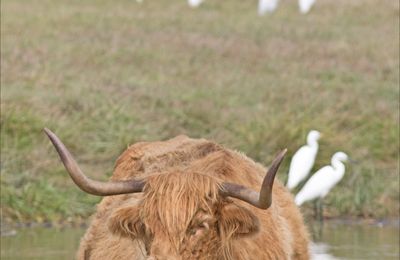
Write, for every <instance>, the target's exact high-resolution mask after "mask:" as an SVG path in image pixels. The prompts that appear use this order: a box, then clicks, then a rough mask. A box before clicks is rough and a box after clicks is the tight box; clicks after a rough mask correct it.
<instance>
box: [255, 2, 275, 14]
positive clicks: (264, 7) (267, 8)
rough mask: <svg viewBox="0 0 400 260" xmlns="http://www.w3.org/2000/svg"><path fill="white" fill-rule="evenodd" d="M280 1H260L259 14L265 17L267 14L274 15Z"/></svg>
mask: <svg viewBox="0 0 400 260" xmlns="http://www.w3.org/2000/svg"><path fill="white" fill-rule="evenodd" d="M278 2H279V0H259V1H258V14H259V15H264V14H265V13H272V12H273V11H275V9H276V8H277V7H278Z"/></svg>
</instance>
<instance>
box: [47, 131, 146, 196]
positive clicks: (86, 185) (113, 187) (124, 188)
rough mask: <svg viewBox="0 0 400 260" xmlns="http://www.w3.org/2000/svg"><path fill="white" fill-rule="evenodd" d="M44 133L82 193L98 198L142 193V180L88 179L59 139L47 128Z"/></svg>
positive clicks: (143, 183)
mask: <svg viewBox="0 0 400 260" xmlns="http://www.w3.org/2000/svg"><path fill="white" fill-rule="evenodd" d="M44 132H45V133H46V135H47V136H48V137H49V138H50V141H51V142H52V143H53V145H54V147H55V148H56V150H57V152H58V154H59V155H60V158H61V161H62V163H63V164H64V166H65V169H67V171H68V173H69V175H70V176H71V178H72V180H73V181H74V182H75V184H76V185H78V187H79V188H81V189H82V190H83V191H86V192H87V193H90V194H93V195H98V196H110V195H117V194H126V193H135V192H142V190H143V187H144V185H145V182H144V181H143V180H127V181H110V182H100V181H95V180H91V179H89V178H88V177H86V176H85V175H84V174H83V172H82V170H81V169H80V168H79V166H78V164H77V163H76V161H75V160H74V158H73V157H72V155H71V153H70V152H69V151H68V149H67V148H66V147H65V145H64V144H63V143H62V142H61V141H60V139H59V138H58V137H57V136H56V135H55V134H54V133H53V132H52V131H50V130H49V129H47V128H45V129H44Z"/></svg>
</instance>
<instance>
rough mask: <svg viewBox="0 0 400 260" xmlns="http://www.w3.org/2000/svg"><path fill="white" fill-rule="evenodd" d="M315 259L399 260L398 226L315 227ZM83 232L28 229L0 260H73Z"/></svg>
mask: <svg viewBox="0 0 400 260" xmlns="http://www.w3.org/2000/svg"><path fill="white" fill-rule="evenodd" d="M310 231H311V233H312V238H313V240H314V243H313V244H312V245H311V248H312V251H313V259H317V260H325V259H379V260H383V259H399V257H400V253H399V231H400V230H399V226H398V223H397V224H390V225H365V224H364V225H361V224H354V223H344V222H327V223H325V224H324V225H320V224H318V223H313V224H312V225H310ZM84 232H85V230H84V229H79V228H68V229H54V228H26V229H18V230H16V234H14V235H13V234H12V233H11V234H10V236H3V237H1V259H4V260H5V259H9V260H17V259H42V260H47V259H49V260H50V259H52V260H53V259H74V255H75V252H76V249H77V247H78V245H79V240H80V238H81V236H82V235H83V233H84Z"/></svg>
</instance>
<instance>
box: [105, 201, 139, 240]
mask: <svg viewBox="0 0 400 260" xmlns="http://www.w3.org/2000/svg"><path fill="white" fill-rule="evenodd" d="M108 228H109V229H110V231H111V232H112V233H113V234H115V235H120V236H123V237H128V236H129V237H132V238H138V237H141V236H143V234H144V232H145V227H144V224H143V222H142V221H141V220H140V216H139V207H138V206H129V207H124V208H119V209H116V210H115V211H114V212H113V213H112V215H111V216H110V218H109V219H108Z"/></svg>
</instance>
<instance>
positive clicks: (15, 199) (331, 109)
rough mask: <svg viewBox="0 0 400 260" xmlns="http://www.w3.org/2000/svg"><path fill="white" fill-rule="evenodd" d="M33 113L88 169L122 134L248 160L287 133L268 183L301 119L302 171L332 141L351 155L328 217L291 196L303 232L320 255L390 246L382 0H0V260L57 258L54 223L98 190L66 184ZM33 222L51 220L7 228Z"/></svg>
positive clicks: (102, 175)
mask: <svg viewBox="0 0 400 260" xmlns="http://www.w3.org/2000/svg"><path fill="white" fill-rule="evenodd" d="M43 127H48V128H50V129H52V130H53V131H54V132H55V133H57V135H58V136H59V137H60V138H61V139H62V140H63V141H64V142H65V144H66V145H67V147H69V148H70V150H71V151H72V153H73V154H74V155H75V157H76V158H77V160H78V161H79V163H80V164H81V166H82V168H83V169H84V170H85V172H87V173H88V175H89V176H91V177H93V178H95V179H99V180H106V179H108V178H109V176H110V175H111V173H112V169H113V164H114V162H115V159H116V158H117V157H118V155H119V154H120V153H121V152H122V151H123V150H124V149H126V147H127V146H128V145H129V144H133V143H135V142H138V141H142V140H148V141H152V140H164V139H168V138H171V137H174V136H176V135H179V134H186V135H188V136H190V137H194V138H200V137H202V138H206V139H210V140H214V141H216V142H218V143H221V144H224V145H225V146H227V147H229V148H233V149H237V150H240V151H242V152H244V153H246V154H247V155H248V156H249V157H251V158H253V159H254V160H256V161H258V162H260V163H262V164H264V165H268V164H269V162H270V161H271V159H272V158H273V156H274V155H275V154H276V152H277V151H278V150H280V149H281V148H283V147H287V148H288V158H287V159H286V160H285V161H284V163H283V167H282V168H281V170H280V172H279V173H278V178H279V179H280V180H281V181H282V182H284V183H285V182H286V180H287V172H288V168H289V163H290V159H291V156H293V154H294V152H295V151H296V150H297V149H298V148H299V147H300V146H301V145H303V144H304V143H305V139H306V135H307V133H308V132H309V130H311V129H317V130H318V131H320V132H321V133H322V134H323V136H322V137H321V139H320V142H319V153H318V155H317V159H316V162H315V165H314V167H313V169H312V172H315V171H316V170H318V169H319V168H321V167H322V166H324V165H327V164H330V158H331V156H332V154H333V153H335V152H336V151H338V150H342V151H344V152H346V153H347V154H348V155H349V156H350V157H351V158H352V159H354V160H356V161H357V163H354V164H346V174H345V176H344V178H343V180H342V181H341V182H340V183H339V184H338V185H337V186H336V187H335V188H333V189H332V191H331V193H330V194H329V195H328V196H327V197H326V199H325V200H324V205H325V209H324V217H325V219H334V221H331V224H324V225H323V226H321V225H320V224H318V225H317V224H316V225H314V224H313V222H312V219H313V217H314V216H313V204H312V203H305V204H304V205H302V207H301V209H302V212H303V213H304V215H305V217H306V220H307V223H309V225H310V229H311V230H312V233H313V237H314V240H315V241H319V240H321V242H324V243H326V246H327V247H329V246H331V248H330V249H327V250H330V253H332V254H333V255H335V256H336V257H343V258H349V259H351V258H352V257H354V258H352V259H360V258H357V256H360V254H362V253H363V252H361V251H357V250H360V248H370V249H371V252H374V253H377V252H378V253H379V254H378V256H382V257H387V259H396V258H398V257H399V249H398V243H399V238H398V233H399V229H398V223H399V210H400V209H399V196H400V194H399V2H398V1H395V0H382V1H374V0H353V1H344V0H336V1H334V0H324V1H317V2H316V4H315V6H313V8H312V9H311V11H310V12H309V13H308V14H306V15H304V14H300V13H299V11H298V6H297V1H291V0H282V1H280V4H279V7H278V9H277V10H276V11H275V12H274V13H271V14H266V15H264V16H258V15H257V2H256V1H239V0H232V1H215V0H206V1H205V2H204V3H203V4H202V5H200V6H199V7H198V8H190V7H189V6H188V4H187V2H185V1H184V0H179V1H178V0H170V1H156V0H144V1H143V2H137V1H134V0H120V1H103V0H98V1H77V0H69V1H65V0H59V1H50V0H41V1H37V0H24V1H21V0H3V1H2V2H1V221H2V229H3V230H5V231H4V232H3V234H8V233H9V234H10V235H12V236H2V245H5V246H2V247H1V256H2V258H3V257H4V259H6V258H8V259H24V258H28V255H30V256H31V257H32V256H33V258H35V256H36V257H37V258H38V259H64V258H62V257H65V259H71V257H72V255H73V252H74V251H75V248H76V247H77V245H78V243H79V238H80V236H81V235H82V233H83V232H84V230H83V229H79V228H67V229H66V232H63V231H62V230H63V229H65V228H66V226H68V227H71V226H74V227H76V226H80V225H85V224H87V223H88V217H89V216H90V215H91V214H92V213H93V212H94V210H95V204H96V203H97V202H99V200H100V198H97V197H94V196H90V195H87V194H86V193H83V192H81V191H80V190H79V189H78V188H77V187H76V186H75V185H74V184H73V182H72V181H71V180H70V178H69V176H68V175H67V174H66V172H65V170H64V168H63V166H62V164H61V163H60V161H59V159H58V156H57V154H56V153H55V151H54V148H53V147H52V146H51V144H50V142H49V141H48V139H47V138H46V137H45V135H44V134H43V132H42V129H43ZM296 191H298V189H297V190H295V191H294V193H295V192H296ZM339 220H341V221H339ZM33 223H41V224H40V226H43V224H44V225H51V226H56V227H58V229H57V232H55V231H48V230H46V229H39V230H38V231H35V230H32V229H29V230H27V229H20V227H21V226H26V225H38V224H33ZM339 223H340V224H339ZM393 223H394V224H393ZM393 226H394V227H395V228H393ZM60 228H61V229H62V230H60ZM315 229H316V230H317V231H315ZM341 229H343V230H344V231H343V232H339V231H340V230H341ZM357 230H358V231H357ZM360 230H361V231H360ZM371 230H372V231H371ZM6 231H7V232H6ZM46 232H47V233H46ZM323 232H325V233H324V234H325V235H322V233H323ZM346 232H347V233H346ZM359 232H361V233H359ZM374 232H375V233H374ZM43 233H44V235H43ZM41 234H42V235H41ZM49 234H51V236H50V235H49ZM56 234H60V235H59V237H57V236H56ZM355 234H357V235H355ZM53 236H55V237H53ZM354 236H356V237H354ZM42 237H43V238H45V239H43V240H42ZM368 237H369V238H371V239H376V241H375V240H373V241H371V240H368V239H367V238H368ZM35 239H36V240H35ZM346 239H349V240H351V242H350V241H348V240H346ZM364 240H365V241H366V242H363V241H364ZM24 241H25V242H24ZM35 241H36V242H35ZM43 241H47V242H43ZM49 241H51V242H49ZM56 241H58V242H59V243H60V245H58V244H57V245H53V244H51V243H56ZM62 241H71V242H68V246H69V248H63V247H62V246H61V244H64V243H61V242H62ZM380 242H382V243H383V244H382V245H380V244H379V243H380ZM43 243H44V244H47V245H49V244H50V245H51V247H52V251H51V253H49V252H47V251H46V250H43V248H44V246H43ZM340 243H342V244H344V243H346V244H347V243H350V244H353V245H354V247H352V248H351V249H350V250H348V251H346V250H344V249H343V248H342V249H343V250H339V249H338V247H340V245H341V244H340ZM376 244H379V246H382V248H377V247H376ZM20 245H24V248H26V249H27V251H28V252H30V253H29V254H27V255H24V253H23V250H21V249H20ZM64 246H65V245H64ZM373 246H375V247H373ZM14 247H16V248H18V247H19V249H17V250H13V248H14ZM30 247H32V248H30ZM358 247H359V248H358ZM35 248H36V249H35ZM37 248H41V249H37ZM57 248H58V249H57ZM332 248H333V249H332ZM357 248H358V249H357ZM388 248H389V249H388ZM35 250H36V251H35ZM324 250H325V249H324ZM335 250H336V251H335ZM379 250H381V251H379ZM325 251H326V250H325ZM385 252H386V253H388V254H385ZM364 253H365V252H364ZM36 254H37V255H36ZM368 254H369V255H368ZM46 257H47V258H46ZM368 257H371V258H370V259H374V258H375V257H377V255H373V253H370V252H368V253H367V254H365V255H364V257H362V258H363V259H368ZM382 257H381V258H382ZM33 258H32V259H33Z"/></svg>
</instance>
